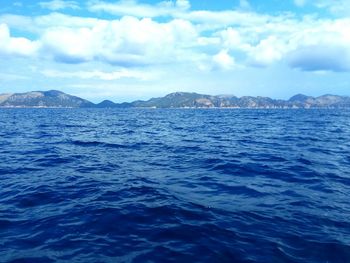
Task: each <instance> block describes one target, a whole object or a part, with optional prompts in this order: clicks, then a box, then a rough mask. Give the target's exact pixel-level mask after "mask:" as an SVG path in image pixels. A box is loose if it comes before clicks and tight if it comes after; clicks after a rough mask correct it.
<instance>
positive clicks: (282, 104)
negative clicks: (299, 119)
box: [0, 90, 350, 109]
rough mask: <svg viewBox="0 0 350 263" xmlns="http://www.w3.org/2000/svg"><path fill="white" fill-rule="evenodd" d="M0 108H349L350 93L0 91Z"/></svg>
mask: <svg viewBox="0 0 350 263" xmlns="http://www.w3.org/2000/svg"><path fill="white" fill-rule="evenodd" d="M0 107H2V108H5V107H6V108H261V109H269V108H272V109H273V108H350V97H348V96H337V95H323V96H319V97H311V96H306V95H303V94H298V95H295V96H293V97H291V98H290V99H289V100H279V99H271V98H269V97H260V96H258V97H251V96H244V97H240V98H239V97H236V96H233V95H217V96H213V95H203V94H198V93H190V92H175V93H171V94H168V95H166V96H164V97H159V98H152V99H150V100H146V101H142V100H138V101H134V102H124V103H114V102H112V101H110V100H104V101H102V102H101V103H98V104H94V103H92V102H90V101H88V100H85V99H82V98H79V97H76V96H72V95H69V94H66V93H64V92H61V91H57V90H50V91H32V92H26V93H6V94H0Z"/></svg>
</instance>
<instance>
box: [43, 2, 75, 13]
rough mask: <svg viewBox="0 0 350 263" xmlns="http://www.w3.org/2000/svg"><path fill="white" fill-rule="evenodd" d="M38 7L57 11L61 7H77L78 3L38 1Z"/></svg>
mask: <svg viewBox="0 0 350 263" xmlns="http://www.w3.org/2000/svg"><path fill="white" fill-rule="evenodd" d="M39 5H40V7H42V8H46V9H49V10H53V11H57V10H61V9H68V8H70V9H79V5H78V3H77V2H75V1H63V0H53V1H50V2H39Z"/></svg>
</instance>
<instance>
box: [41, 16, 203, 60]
mask: <svg viewBox="0 0 350 263" xmlns="http://www.w3.org/2000/svg"><path fill="white" fill-rule="evenodd" d="M196 37H197V32H196V30H195V28H194V27H193V25H192V24H191V23H189V22H187V21H183V20H178V19H177V20H173V21H171V22H168V23H158V22H155V21H153V20H151V19H148V18H145V19H137V18H133V17H124V18H122V19H120V20H114V21H102V20H101V21H98V23H96V24H95V26H93V27H91V28H88V27H80V28H69V27H54V28H49V29H48V30H47V31H46V32H45V33H44V34H43V35H42V37H41V39H40V41H41V43H42V48H41V50H42V53H43V54H46V55H48V56H49V57H52V58H53V59H54V60H56V61H60V62H66V63H82V62H87V61H94V60H96V61H104V62H107V63H110V64H114V65H119V66H124V67H130V66H140V65H148V64H161V63H168V62H170V61H172V62H174V61H176V60H178V59H183V58H182V57H181V55H182V53H183V51H184V50H182V48H186V47H189V46H191V45H192V43H193V42H196Z"/></svg>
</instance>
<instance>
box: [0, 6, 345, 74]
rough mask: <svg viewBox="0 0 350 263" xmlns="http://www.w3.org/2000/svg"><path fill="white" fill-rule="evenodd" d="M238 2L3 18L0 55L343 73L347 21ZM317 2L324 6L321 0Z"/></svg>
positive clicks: (133, 64)
mask: <svg viewBox="0 0 350 263" xmlns="http://www.w3.org/2000/svg"><path fill="white" fill-rule="evenodd" d="M240 3H241V4H240V5H241V7H242V8H241V9H240V10H221V11H209V10H192V8H191V4H190V2H189V1H187V0H177V1H164V2H159V3H158V4H156V5H149V4H142V3H139V2H137V1H135V0H122V1H117V2H104V1H89V2H87V3H86V6H85V7H84V8H86V9H87V10H89V12H91V14H94V13H95V12H96V13H101V12H102V13H108V14H111V15H114V16H115V17H114V18H110V19H101V18H94V17H92V16H93V15H91V16H90V17H79V16H72V15H66V14H63V13H57V12H53V13H50V14H48V15H38V16H35V17H27V16H19V15H2V16H0V24H1V25H0V56H22V57H23V56H24V57H33V58H40V59H46V60H49V61H55V62H57V63H62V64H83V63H89V62H101V63H106V64H108V65H113V66H117V67H122V68H138V67H148V66H159V65H167V64H172V65H183V64H187V65H190V66H191V67H194V68H197V69H198V70H199V71H201V70H224V71H228V70H236V69H238V68H242V67H269V66H271V65H274V64H278V63H282V64H286V65H288V66H289V67H291V68H296V69H299V70H303V71H334V72H339V71H349V70H350V59H349V54H350V19H349V18H346V17H345V18H342V17H339V18H334V19H323V18H319V17H316V16H304V17H301V18H300V17H296V16H294V15H292V14H290V13H287V14H280V15H266V14H259V13H255V12H253V11H251V10H250V4H249V2H248V1H241V2H240ZM322 3H323V5H322ZM295 4H296V5H298V6H300V7H301V6H304V5H306V4H307V2H306V1H300V0H298V1H295ZM317 4H318V5H320V6H327V7H328V5H326V3H325V2H322V1H317ZM39 5H40V6H42V7H43V8H47V9H50V10H63V9H66V8H71V9H78V8H83V7H79V6H78V4H77V3H76V2H74V1H61V0H54V1H51V2H41V3H39ZM18 29H21V30H24V31H27V32H28V34H31V35H32V37H30V38H29V37H15V36H14V35H13V34H12V33H11V32H12V30H18Z"/></svg>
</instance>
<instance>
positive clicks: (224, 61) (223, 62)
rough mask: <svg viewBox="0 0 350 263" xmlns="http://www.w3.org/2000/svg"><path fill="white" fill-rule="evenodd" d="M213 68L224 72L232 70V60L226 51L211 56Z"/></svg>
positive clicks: (233, 62)
mask: <svg viewBox="0 0 350 263" xmlns="http://www.w3.org/2000/svg"><path fill="white" fill-rule="evenodd" d="M213 62H214V67H215V68H219V69H224V70H229V69H232V68H233V66H234V65H235V61H234V58H233V57H231V56H230V55H229V53H228V51H227V50H221V51H220V52H219V53H218V54H216V55H215V56H213Z"/></svg>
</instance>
